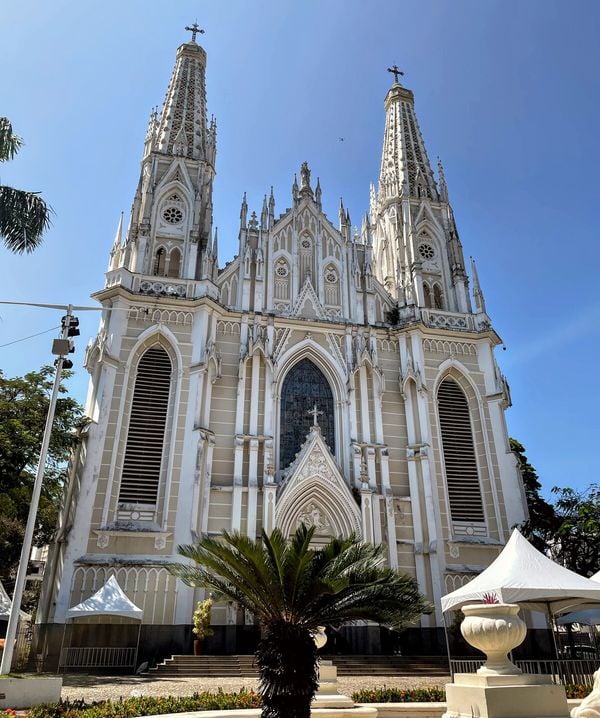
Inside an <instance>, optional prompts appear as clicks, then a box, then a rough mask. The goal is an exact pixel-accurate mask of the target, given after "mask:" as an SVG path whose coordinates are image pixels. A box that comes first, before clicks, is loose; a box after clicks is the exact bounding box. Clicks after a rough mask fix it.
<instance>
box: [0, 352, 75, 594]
mask: <svg viewBox="0 0 600 718" xmlns="http://www.w3.org/2000/svg"><path fill="white" fill-rule="evenodd" d="M65 377H67V378H68V372H65ZM53 379H54V369H53V368H52V367H49V366H45V367H42V369H40V371H35V372H30V373H28V374H25V376H22V377H20V376H19V377H14V378H8V377H6V376H4V374H3V372H2V371H0V556H1V557H2V561H0V579H1V580H2V581H3V582H6V584H7V585H8V586H10V585H11V583H12V580H13V579H14V576H15V574H16V567H17V564H18V561H19V556H20V553H21V546H22V544H23V534H24V531H25V524H26V523H27V515H28V512H29V502H30V499H31V493H32V490H33V482H34V480H35V472H36V468H37V461H38V457H39V453H40V448H41V443H42V435H43V432H44V425H45V422H46V415H47V413H48V405H49V403H50V392H51V390H52V383H53ZM66 393H67V390H66V388H65V386H64V385H62V384H61V387H60V394H59V399H58V401H57V405H56V414H55V420H54V426H53V431H52V435H51V440H50V447H49V450H48V462H47V465H46V472H45V475H44V483H43V487H42V495H41V497H40V504H39V511H38V523H37V528H36V531H35V534H34V545H36V546H43V545H44V544H46V543H48V541H49V540H50V538H51V536H52V533H53V531H54V529H55V527H56V520H57V516H58V507H59V505H60V498H61V493H62V486H63V482H64V480H65V475H66V464H67V461H68V458H69V455H70V453H71V451H72V450H73V448H74V447H75V446H76V445H77V443H78V441H79V439H78V432H77V429H78V428H79V427H81V426H83V425H84V420H83V418H82V408H81V406H80V405H79V404H78V403H77V402H76V401H75V400H74V399H71V398H69V397H68V396H66Z"/></svg>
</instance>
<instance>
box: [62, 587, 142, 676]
mask: <svg viewBox="0 0 600 718" xmlns="http://www.w3.org/2000/svg"><path fill="white" fill-rule="evenodd" d="M142 615H143V611H142V609H141V608H138V607H137V606H136V605H135V604H134V603H133V602H132V601H130V600H129V598H127V596H126V595H125V593H124V592H123V589H122V588H121V587H120V586H119V583H118V581H117V579H116V578H115V577H114V576H111V577H110V578H109V579H108V581H107V582H106V583H105V584H104V586H102V588H100V589H99V590H98V591H96V593H95V594H94V595H93V596H90V597H89V598H87V599H86V600H85V601H82V602H81V603H79V604H78V605H77V606H73V608H70V609H69V610H68V611H67V614H66V621H65V629H64V632H63V643H62V646H61V651H60V662H59V670H60V669H61V668H132V669H135V666H136V662H137V653H138V646H139V642H140V632H141V628H142ZM101 618H109V619H123V620H121V621H116V623H117V624H118V625H126V624H127V621H128V620H129V621H130V622H131V621H135V622H137V625H138V630H137V638H136V643H135V646H112V645H111V646H87V645H86V646H73V645H71V644H72V635H71V636H70V640H69V641H68V642H67V645H66V646H65V636H66V633H67V623H68V621H69V620H70V621H71V625H72V624H73V621H75V620H77V619H88V620H87V622H88V623H97V622H98V619H101ZM109 623H113V624H114V623H115V621H110V622H109Z"/></svg>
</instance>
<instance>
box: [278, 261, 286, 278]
mask: <svg viewBox="0 0 600 718" xmlns="http://www.w3.org/2000/svg"><path fill="white" fill-rule="evenodd" d="M275 273H276V274H277V276H278V277H287V275H288V268H287V264H279V265H278V266H277V268H276V269H275Z"/></svg>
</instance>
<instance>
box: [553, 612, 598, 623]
mask: <svg viewBox="0 0 600 718" xmlns="http://www.w3.org/2000/svg"><path fill="white" fill-rule="evenodd" d="M556 623H558V625H559V626H566V625H568V624H569V623H581V624H583V625H584V626H598V625H600V608H584V609H583V610H582V611H573V612H572V613H566V614H565V615H564V616H561V617H560V618H558V619H557V620H556Z"/></svg>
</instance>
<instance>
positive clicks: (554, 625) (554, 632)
mask: <svg viewBox="0 0 600 718" xmlns="http://www.w3.org/2000/svg"><path fill="white" fill-rule="evenodd" d="M546 606H547V607H548V618H549V619H550V630H551V631H552V642H553V643H554V655H555V656H556V660H557V661H558V660H560V656H559V655H558V645H557V643H556V630H555V629H556V623H555V622H554V615H553V613H552V609H551V608H550V601H546Z"/></svg>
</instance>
